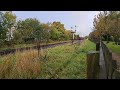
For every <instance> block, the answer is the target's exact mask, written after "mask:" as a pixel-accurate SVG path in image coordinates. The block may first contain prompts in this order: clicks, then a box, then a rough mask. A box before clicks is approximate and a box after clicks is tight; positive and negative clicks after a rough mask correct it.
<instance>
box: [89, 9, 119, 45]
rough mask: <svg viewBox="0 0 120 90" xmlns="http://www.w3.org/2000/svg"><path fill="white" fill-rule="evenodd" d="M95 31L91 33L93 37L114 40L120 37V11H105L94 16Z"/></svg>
mask: <svg viewBox="0 0 120 90" xmlns="http://www.w3.org/2000/svg"><path fill="white" fill-rule="evenodd" d="M93 25H94V26H93V31H92V32H91V33H90V34H89V37H90V38H91V39H100V37H101V38H102V40H106V41H110V40H112V41H114V42H116V44H117V43H118V42H119V39H120V11H103V12H100V13H99V14H98V15H97V16H95V18H94V22H93Z"/></svg>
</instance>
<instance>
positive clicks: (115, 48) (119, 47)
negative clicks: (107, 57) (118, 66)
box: [104, 42, 120, 55]
mask: <svg viewBox="0 0 120 90" xmlns="http://www.w3.org/2000/svg"><path fill="white" fill-rule="evenodd" d="M104 43H105V44H106V45H107V47H108V48H109V49H110V50H111V51H112V52H114V53H116V54H118V55H120V45H116V44H115V43H114V42H109V43H106V42H104Z"/></svg>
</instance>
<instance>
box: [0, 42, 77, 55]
mask: <svg viewBox="0 0 120 90" xmlns="http://www.w3.org/2000/svg"><path fill="white" fill-rule="evenodd" d="M69 43H71V42H60V43H55V44H48V45H41V48H42V49H45V48H52V47H55V46H59V45H64V44H69ZM74 43H76V42H74ZM30 49H37V46H33V47H24V48H18V49H7V50H3V51H0V56H3V55H7V54H14V53H15V52H17V51H20V52H23V51H25V50H30Z"/></svg>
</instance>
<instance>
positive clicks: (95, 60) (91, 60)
mask: <svg viewBox="0 0 120 90" xmlns="http://www.w3.org/2000/svg"><path fill="white" fill-rule="evenodd" d="M98 78H99V52H98V51H91V52H89V53H88V54H87V79H98Z"/></svg>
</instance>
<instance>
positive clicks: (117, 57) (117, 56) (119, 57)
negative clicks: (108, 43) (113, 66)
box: [112, 52, 120, 71]
mask: <svg viewBox="0 0 120 90" xmlns="http://www.w3.org/2000/svg"><path fill="white" fill-rule="evenodd" d="M112 58H113V60H116V62H117V68H118V70H119V71H120V56H119V55H117V54H116V53H114V52H112Z"/></svg>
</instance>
